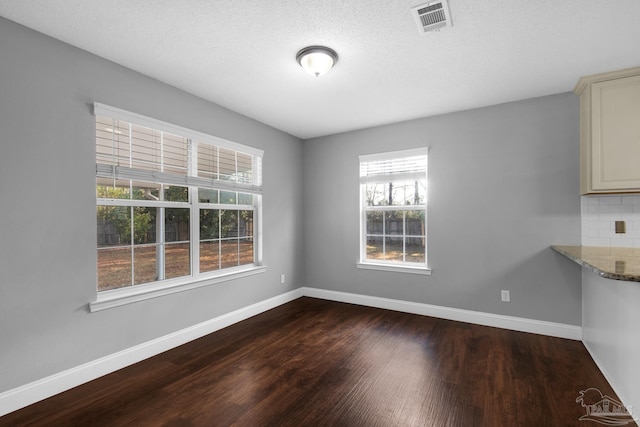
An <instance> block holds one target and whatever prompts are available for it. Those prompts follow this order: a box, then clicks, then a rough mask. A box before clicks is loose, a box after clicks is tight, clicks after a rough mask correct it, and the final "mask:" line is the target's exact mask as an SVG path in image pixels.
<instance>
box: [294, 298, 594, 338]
mask: <svg viewBox="0 0 640 427" xmlns="http://www.w3.org/2000/svg"><path fill="white" fill-rule="evenodd" d="M302 294H303V295H304V296H308V297H313V298H321V299H327V300H331V301H340V302H347V303H351V304H358V305H366V306H369V307H376V308H385V309H387V310H395V311H401V312H404V313H412V314H421V315H423V316H431V317H438V318H441V319H448V320H456V321H458V322H466V323H474V324H477V325H484V326H494V327H496V328H502V329H511V330H514V331H520V332H531V333H534V334H540V335H548V336H552V337H559V338H568V339H572V340H577V341H581V340H582V328H581V327H580V326H575V325H567V324H564V323H554V322H546V321H543V320H534V319H526V318H523V317H514V316H503V315H500V314H492V313H484V312H480V311H471V310H463V309H460V308H452V307H443V306H439V305H431V304H423V303H418V302H410V301H402V300H396V299H389V298H380V297H373V296H368V295H360V294H350V293H346V292H339V291H330V290H326V289H317V288H302Z"/></svg>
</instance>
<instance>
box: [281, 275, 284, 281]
mask: <svg viewBox="0 0 640 427" xmlns="http://www.w3.org/2000/svg"><path fill="white" fill-rule="evenodd" d="M280 283H284V274H281V275H280Z"/></svg>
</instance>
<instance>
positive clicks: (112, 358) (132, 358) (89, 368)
mask: <svg viewBox="0 0 640 427" xmlns="http://www.w3.org/2000/svg"><path fill="white" fill-rule="evenodd" d="M301 296H302V290H301V288H299V289H296V290H293V291H290V292H287V293H284V294H281V295H277V296H275V297H273V298H269V299H267V300H264V301H260V302H258V303H255V304H252V305H249V306H247V307H244V308H241V309H238V310H235V311H232V312H230V313H227V314H223V315H222V316H218V317H216V318H213V319H211V320H208V321H206V322H202V323H198V324H197V325H193V326H190V327H188V328H185V329H182V330H180V331H177V332H174V333H172V334H169V335H165V336H163V337H160V338H157V339H155V340H151V341H148V342H146V343H143V344H140V345H137V346H134V347H131V348H128V349H126V350H123V351H119V352H117V353H114V354H111V355H109V356H105V357H101V358H100V359H97V360H93V361H91V362H88V363H85V364H83V365H80V366H76V367H75V368H71V369H68V370H66V371H63V372H60V373H57V374H54V375H51V376H49V377H46V378H43V379H40V380H37V381H34V382H32V383H29V384H25V385H23V386H20V387H17V388H14V389H12V390H8V391H6V392H4V393H0V417H1V416H3V415H6V414H8V413H10V412H13V411H16V410H18V409H20V408H24V407H25V406H28V405H31V404H33V403H36V402H38V401H40V400H43V399H46V398H48V397H51V396H54V395H56V394H58V393H61V392H63V391H66V390H69V389H71V388H73V387H76V386H79V385H80V384H84V383H86V382H89V381H92V380H95V379H96V378H99V377H101V376H104V375H106V374H109V373H111V372H115V371H117V370H118V369H122V368H124V367H127V366H129V365H133V364H134V363H138V362H140V361H142V360H144V359H147V358H149V357H152V356H155V355H157V354H160V353H162V352H164V351H167V350H170V349H172V348H175V347H178V346H180V345H182V344H186V343H188V342H189V341H193V340H195V339H198V338H201V337H203V336H205V335H208V334H210V333H212V332H215V331H217V330H220V329H222V328H226V327H227V326H230V325H233V324H234V323H238V322H240V321H242V320H245V319H248V318H249V317H252V316H255V315H256V314H260V313H262V312H265V311H267V310H270V309H272V308H275V307H277V306H279V305H282V304H285V303H287V302H290V301H293V300H295V299H297V298H300V297H301Z"/></svg>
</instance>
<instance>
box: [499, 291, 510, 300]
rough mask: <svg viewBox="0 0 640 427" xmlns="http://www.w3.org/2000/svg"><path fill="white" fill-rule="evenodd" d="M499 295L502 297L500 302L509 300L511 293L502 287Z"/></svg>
mask: <svg viewBox="0 0 640 427" xmlns="http://www.w3.org/2000/svg"><path fill="white" fill-rule="evenodd" d="M500 296H501V297H502V302H511V294H510V293H509V291H507V290H505V289H503V290H502V291H500Z"/></svg>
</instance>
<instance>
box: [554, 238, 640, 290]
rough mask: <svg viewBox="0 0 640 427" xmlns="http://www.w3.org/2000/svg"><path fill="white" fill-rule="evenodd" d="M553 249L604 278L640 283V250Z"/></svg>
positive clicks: (564, 247) (589, 247) (573, 247)
mask: <svg viewBox="0 0 640 427" xmlns="http://www.w3.org/2000/svg"><path fill="white" fill-rule="evenodd" d="M551 249H553V250H554V251H556V252H558V253H559V254H562V255H564V256H566V257H567V258H569V259H570V260H572V261H575V262H577V263H578V264H580V265H581V266H583V267H586V268H587V269H589V270H591V271H593V272H594V273H596V274H597V275H599V276H602V277H604V278H607V279H613V280H627V281H630V282H640V248H616V247H597V246H557V245H554V246H551Z"/></svg>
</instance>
